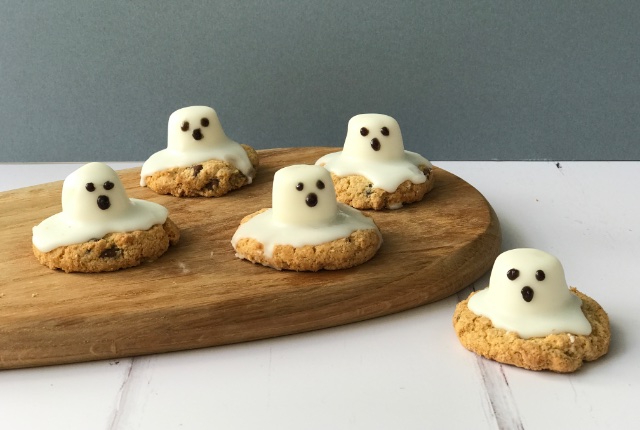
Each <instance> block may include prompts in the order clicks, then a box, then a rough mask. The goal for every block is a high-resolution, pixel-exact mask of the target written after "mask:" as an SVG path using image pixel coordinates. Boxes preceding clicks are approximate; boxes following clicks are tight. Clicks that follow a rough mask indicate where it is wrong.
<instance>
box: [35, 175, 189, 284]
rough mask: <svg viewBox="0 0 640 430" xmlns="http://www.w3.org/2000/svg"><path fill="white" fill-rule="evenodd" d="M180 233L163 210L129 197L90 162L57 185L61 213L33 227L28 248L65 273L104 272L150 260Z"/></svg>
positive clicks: (111, 177)
mask: <svg viewBox="0 0 640 430" xmlns="http://www.w3.org/2000/svg"><path fill="white" fill-rule="evenodd" d="M179 238H180V232H179V230H178V227H176V225H175V224H174V223H173V221H171V219H169V218H168V210H167V209H166V208H165V207H164V206H162V205H159V204H157V203H153V202H148V201H145V200H139V199H130V198H129V197H127V194H126V191H125V189H124V186H123V185H122V182H121V181H120V178H119V177H118V175H117V174H116V172H115V171H114V170H113V169H112V168H111V167H109V166H107V165H106V164H103V163H89V164H86V165H84V166H82V167H80V168H79V169H78V170H76V171H75V172H73V173H71V174H70V175H69V176H67V178H66V179H65V181H64V183H63V185H62V212H59V213H57V214H55V215H52V216H50V217H49V218H47V219H45V220H44V221H42V222H41V223H40V224H38V225H37V226H35V227H34V228H33V236H32V242H33V252H34V254H35V256H36V258H37V259H38V261H40V263H42V264H43V265H45V266H47V267H49V268H51V269H61V270H64V271H65V272H108V271H114V270H118V269H123V268H126V267H131V266H136V265H138V264H140V263H142V262H148V261H153V260H155V259H157V258H158V257H160V256H161V255H162V254H164V253H165V252H166V251H167V249H168V248H169V245H175V244H176V243H177V242H178V239H179Z"/></svg>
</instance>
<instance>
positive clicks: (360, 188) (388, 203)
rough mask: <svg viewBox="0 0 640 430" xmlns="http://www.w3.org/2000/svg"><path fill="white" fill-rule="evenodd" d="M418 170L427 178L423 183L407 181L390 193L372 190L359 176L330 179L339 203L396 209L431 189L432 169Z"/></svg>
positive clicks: (358, 207)
mask: <svg viewBox="0 0 640 430" xmlns="http://www.w3.org/2000/svg"><path fill="white" fill-rule="evenodd" d="M419 168H420V170H422V172H423V173H424V175H425V176H426V177H427V180H426V181H425V182H423V183H422V184H414V183H413V182H411V181H409V180H407V181H404V182H403V183H401V184H400V185H399V186H398V188H397V189H396V190H395V191H394V192H392V193H390V192H388V191H385V190H383V189H381V188H373V187H372V184H371V181H369V179H367V178H365V177H364V176H360V175H350V176H336V175H335V174H334V173H331V179H333V184H334V185H335V188H336V196H337V199H338V201H339V202H342V203H345V204H348V205H349V206H352V207H354V208H356V209H374V210H381V209H398V208H400V207H402V205H403V204H407V203H414V202H418V201H420V200H422V198H423V197H424V196H425V194H427V193H428V192H429V191H431V189H432V188H433V184H434V182H435V179H434V175H433V173H432V169H431V168H430V167H428V166H419Z"/></svg>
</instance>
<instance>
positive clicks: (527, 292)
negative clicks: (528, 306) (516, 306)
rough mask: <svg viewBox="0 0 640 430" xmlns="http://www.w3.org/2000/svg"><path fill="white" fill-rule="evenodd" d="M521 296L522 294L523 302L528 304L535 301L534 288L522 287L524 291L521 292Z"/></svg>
mask: <svg viewBox="0 0 640 430" xmlns="http://www.w3.org/2000/svg"><path fill="white" fill-rule="evenodd" d="M520 294H522V300H524V301H525V302H527V303H529V302H530V301H531V300H533V288H531V287H522V290H520Z"/></svg>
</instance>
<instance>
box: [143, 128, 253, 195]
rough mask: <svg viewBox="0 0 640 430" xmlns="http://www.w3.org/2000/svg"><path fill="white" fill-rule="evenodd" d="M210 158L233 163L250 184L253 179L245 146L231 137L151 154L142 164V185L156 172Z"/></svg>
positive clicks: (187, 165)
mask: <svg viewBox="0 0 640 430" xmlns="http://www.w3.org/2000/svg"><path fill="white" fill-rule="evenodd" d="M209 160H220V161H224V162H226V163H229V164H231V165H232V166H234V167H235V168H236V169H238V170H239V171H240V172H242V174H243V175H245V176H246V177H247V182H248V183H249V184H250V183H251V182H252V181H253V174H254V170H253V165H252V164H251V161H250V160H249V156H248V155H247V152H246V151H245V150H244V148H243V147H242V146H241V145H240V144H239V143H237V142H235V141H233V140H231V139H229V140H227V141H224V142H217V143H216V144H215V146H213V147H212V146H209V147H204V148H202V149H199V150H197V151H193V150H192V151H176V150H173V149H170V148H166V149H163V150H160V151H158V152H156V153H155V154H153V155H151V157H149V159H148V160H147V161H145V162H144V164H143V165H142V171H141V172H140V186H142V187H145V186H146V185H147V183H146V178H147V177H148V176H151V175H153V174H154V173H156V172H159V171H162V170H166V169H171V168H173V167H189V166H192V165H194V164H198V163H203V162H205V161H209Z"/></svg>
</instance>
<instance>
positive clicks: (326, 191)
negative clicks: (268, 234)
mask: <svg viewBox="0 0 640 430" xmlns="http://www.w3.org/2000/svg"><path fill="white" fill-rule="evenodd" d="M272 203H273V218H274V220H276V221H278V222H282V223H285V224H293V225H303V226H314V225H323V224H327V223H330V222H331V221H333V219H334V218H335V217H336V214H337V213H338V203H337V201H336V191H335V188H334V186H333V181H332V180H331V175H330V174H329V172H328V171H327V169H325V168H324V167H321V166H310V165H302V164H299V165H293V166H288V167H285V168H283V169H280V170H278V171H277V172H276V174H275V175H274V177H273V192H272Z"/></svg>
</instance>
